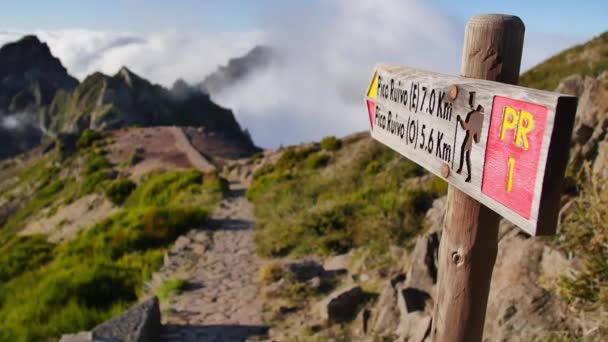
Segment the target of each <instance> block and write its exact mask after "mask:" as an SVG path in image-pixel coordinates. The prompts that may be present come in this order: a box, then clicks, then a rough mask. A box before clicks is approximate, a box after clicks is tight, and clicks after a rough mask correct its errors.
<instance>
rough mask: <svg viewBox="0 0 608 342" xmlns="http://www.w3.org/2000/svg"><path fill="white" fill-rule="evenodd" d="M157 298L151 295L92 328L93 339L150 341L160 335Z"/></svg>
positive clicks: (124, 341) (125, 341)
mask: <svg viewBox="0 0 608 342" xmlns="http://www.w3.org/2000/svg"><path fill="white" fill-rule="evenodd" d="M160 328H161V322H160V309H159V306H158V298H156V297H152V298H150V299H148V300H146V301H145V302H142V303H140V304H138V305H135V306H134V307H132V308H130V309H129V310H127V311H125V312H124V313H123V314H121V315H120V316H118V317H115V318H113V319H111V320H109V321H107V322H104V323H102V324H100V325H98V326H97V327H95V328H94V329H93V330H92V335H93V339H94V340H95V341H98V340H100V341H121V342H152V341H158V336H159V335H160Z"/></svg>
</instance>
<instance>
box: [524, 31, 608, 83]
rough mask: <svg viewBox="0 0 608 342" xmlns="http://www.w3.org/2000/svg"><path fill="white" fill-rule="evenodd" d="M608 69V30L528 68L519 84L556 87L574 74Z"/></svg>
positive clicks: (594, 73) (598, 72)
mask: <svg viewBox="0 0 608 342" xmlns="http://www.w3.org/2000/svg"><path fill="white" fill-rule="evenodd" d="M604 70H608V32H604V33H603V34H601V35H599V36H597V37H595V38H594V39H592V40H591V41H589V42H587V43H585V44H581V45H577V46H575V47H573V48H570V49H568V50H565V51H563V52H561V53H559V54H557V55H555V56H553V57H551V58H549V59H548V60H546V61H544V62H543V63H541V64H539V65H537V66H535V67H534V68H532V69H530V70H529V71H527V72H525V73H524V74H523V75H522V76H521V77H520V79H519V84H521V85H522V86H525V87H532V88H537V89H544V90H549V91H553V90H555V88H557V86H558V84H559V82H560V81H561V80H563V79H564V78H565V77H568V76H570V75H572V74H582V75H589V76H597V75H599V74H600V73H601V72H603V71H604Z"/></svg>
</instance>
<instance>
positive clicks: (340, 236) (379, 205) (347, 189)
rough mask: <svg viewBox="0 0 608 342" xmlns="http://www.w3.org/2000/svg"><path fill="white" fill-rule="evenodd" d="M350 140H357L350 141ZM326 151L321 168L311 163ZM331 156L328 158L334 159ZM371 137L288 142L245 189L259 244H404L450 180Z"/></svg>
mask: <svg viewBox="0 0 608 342" xmlns="http://www.w3.org/2000/svg"><path fill="white" fill-rule="evenodd" d="M350 145H352V146H350ZM322 155H327V156H328V159H325V158H323V159H325V161H324V164H325V163H326V164H327V166H325V167H324V168H316V167H312V168H311V167H310V166H311V164H313V165H315V166H316V165H319V164H317V162H311V160H314V159H315V158H321V157H320V156H322ZM329 161H331V162H329ZM424 174H425V173H424V172H423V170H422V169H421V168H420V167H419V166H417V165H416V164H414V163H412V162H410V161H408V160H407V159H405V158H402V157H400V156H398V155H397V154H396V153H394V152H392V151H391V150H390V149H388V148H386V147H383V146H381V145H380V144H378V143H375V142H373V141H371V140H369V139H363V140H359V141H355V142H350V143H349V146H344V147H343V148H341V149H340V150H337V151H333V152H328V151H326V150H325V151H324V152H317V151H316V150H315V149H314V148H293V147H292V148H288V149H286V150H285V151H284V152H283V154H282V155H281V157H280V158H279V159H278V161H277V162H276V164H275V165H274V166H265V167H263V168H260V169H259V170H258V171H257V172H256V174H255V177H254V181H253V184H252V186H251V187H250V189H249V190H248V192H247V197H248V198H249V199H250V200H251V201H253V203H254V204H255V215H256V218H257V223H258V230H257V234H256V247H257V250H258V252H259V253H260V254H261V255H263V256H283V255H289V254H291V255H303V254H320V255H327V254H333V253H344V252H346V251H348V250H350V249H351V248H353V247H365V248H367V249H368V250H370V251H373V252H374V253H372V254H375V255H381V254H383V253H386V250H387V246H389V245H391V244H397V245H402V244H406V243H407V242H408V241H409V240H410V238H411V237H413V236H415V235H417V234H418V233H419V232H420V231H421V230H422V229H423V228H424V227H423V224H422V222H423V215H424V214H425V212H426V210H427V209H428V208H429V207H430V206H431V204H432V201H433V199H434V198H436V197H438V196H440V195H442V194H443V193H445V191H446V188H447V186H446V184H445V183H444V182H442V181H440V180H438V179H436V178H431V177H428V176H425V177H423V178H420V179H419V181H414V178H416V177H420V176H423V175H424Z"/></svg>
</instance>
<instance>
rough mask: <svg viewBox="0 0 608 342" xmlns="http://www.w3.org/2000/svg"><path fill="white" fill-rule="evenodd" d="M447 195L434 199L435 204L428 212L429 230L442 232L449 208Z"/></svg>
mask: <svg viewBox="0 0 608 342" xmlns="http://www.w3.org/2000/svg"><path fill="white" fill-rule="evenodd" d="M447 203H448V199H447V196H443V197H440V198H438V199H436V200H434V201H433V206H432V207H431V209H429V210H428V211H427V212H426V222H428V223H429V226H430V227H429V232H441V230H442V229H443V221H444V219H445V212H446V209H447Z"/></svg>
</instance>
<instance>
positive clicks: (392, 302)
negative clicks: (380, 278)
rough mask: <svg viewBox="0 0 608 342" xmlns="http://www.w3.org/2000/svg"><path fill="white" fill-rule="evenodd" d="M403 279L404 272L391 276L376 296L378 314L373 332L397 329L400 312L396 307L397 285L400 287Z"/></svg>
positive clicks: (390, 331)
mask: <svg viewBox="0 0 608 342" xmlns="http://www.w3.org/2000/svg"><path fill="white" fill-rule="evenodd" d="M403 281H405V275H404V274H398V275H396V276H393V278H392V279H391V281H390V282H389V283H388V284H386V286H385V287H384V289H383V290H382V293H381V294H380V296H379V297H378V302H377V304H376V308H377V311H378V314H377V315H376V319H375V322H374V326H373V329H372V330H373V332H374V333H375V334H377V335H386V334H392V333H393V332H394V331H395V330H396V329H397V326H398V324H399V314H400V313H399V309H398V308H397V287H401V285H402V283H403Z"/></svg>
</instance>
